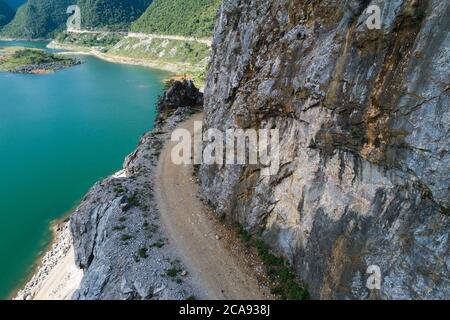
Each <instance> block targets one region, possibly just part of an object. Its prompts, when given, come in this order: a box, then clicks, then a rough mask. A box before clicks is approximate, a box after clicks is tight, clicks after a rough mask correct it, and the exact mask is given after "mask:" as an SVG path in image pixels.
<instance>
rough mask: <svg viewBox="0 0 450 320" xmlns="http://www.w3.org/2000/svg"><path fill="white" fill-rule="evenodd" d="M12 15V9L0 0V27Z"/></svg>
mask: <svg viewBox="0 0 450 320" xmlns="http://www.w3.org/2000/svg"><path fill="white" fill-rule="evenodd" d="M13 16H14V11H13V10H12V9H11V8H10V7H9V6H8V5H7V4H6V3H5V2H4V1H3V0H0V28H1V27H3V26H4V25H5V24H7V23H8V22H9V21H10V20H11V19H12V18H13Z"/></svg>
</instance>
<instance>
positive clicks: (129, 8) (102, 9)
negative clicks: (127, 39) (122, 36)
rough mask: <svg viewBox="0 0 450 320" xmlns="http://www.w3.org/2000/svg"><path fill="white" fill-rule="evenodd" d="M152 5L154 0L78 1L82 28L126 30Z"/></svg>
mask: <svg viewBox="0 0 450 320" xmlns="http://www.w3.org/2000/svg"><path fill="white" fill-rule="evenodd" d="M150 3H152V0H78V5H79V6H80V8H81V16H82V27H83V28H87V29H99V28H100V29H109V30H126V29H128V27H129V26H130V23H131V22H133V21H134V20H136V19H137V18H139V16H140V15H141V14H142V13H143V12H144V11H145V10H146V9H147V7H148V6H149V5H150Z"/></svg>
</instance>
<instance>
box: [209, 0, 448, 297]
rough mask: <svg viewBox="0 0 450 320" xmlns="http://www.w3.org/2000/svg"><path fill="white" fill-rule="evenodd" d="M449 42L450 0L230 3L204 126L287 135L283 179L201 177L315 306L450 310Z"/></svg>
mask: <svg viewBox="0 0 450 320" xmlns="http://www.w3.org/2000/svg"><path fill="white" fill-rule="evenodd" d="M371 4H375V5H379V6H380V7H381V9H382V10H381V13H382V28H381V29H380V30H368V28H367V26H366V20H367V19H368V17H369V15H368V14H367V13H366V9H367V7H368V6H369V5H371ZM449 30H450V3H449V2H448V1H439V0H428V1H414V0H411V1H409V0H386V1H356V0H348V1H334V0H324V1H314V2H313V1H306V0H295V1H286V0H276V1H273V0H258V1H241V0H224V1H223V4H222V6H221V9H220V12H219V19H218V21H217V23H216V33H215V37H214V41H213V55H212V62H211V68H210V71H209V75H208V80H207V87H206V91H205V126H206V128H217V129H221V130H225V129H227V128H234V127H240V128H276V129H279V130H280V137H281V141H280V155H281V169H280V171H279V172H278V174H277V175H275V176H270V177H264V176H261V175H260V174H259V172H260V169H261V167H259V166H238V165H234V166H227V165H225V166H222V167H217V166H208V165H202V167H201V169H200V178H201V183H202V194H203V196H204V198H205V199H207V200H208V201H209V202H210V203H211V204H212V205H213V206H214V207H215V208H216V210H217V211H218V212H219V213H222V214H226V215H228V216H230V217H232V218H233V219H235V220H237V221H239V222H240V223H241V224H243V225H244V226H245V228H247V229H248V230H250V231H252V232H253V233H254V234H260V235H261V236H262V238H263V239H264V240H266V242H267V243H269V244H270V245H271V247H272V249H273V250H274V251H276V252H278V253H280V254H282V255H284V256H285V257H287V258H288V259H289V260H290V261H291V263H292V264H293V265H294V267H295V269H296V272H297V274H298V276H299V278H300V279H301V280H303V281H304V282H305V283H306V285H307V286H308V289H309V291H310V294H311V296H312V297H313V298H337V299H346V298H349V299H367V298H381V299H414V298H424V299H429V298H437V299H443V298H447V299H448V298H449V297H450V279H449V265H450V255H449V243H448V236H449V230H450V228H449V227H450V225H449V212H450V197H449V183H450V176H449V172H450V170H449V165H450V155H449V152H448V151H449V144H450V136H449V123H450V110H449V102H450V92H449V88H450V76H449V65H450V34H449ZM371 265H376V266H379V268H380V270H381V276H382V279H381V280H382V283H381V290H373V291H370V290H368V289H367V287H366V279H367V277H368V275H367V274H366V271H367V268H368V267H369V266H371Z"/></svg>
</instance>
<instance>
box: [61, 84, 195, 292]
mask: <svg viewBox="0 0 450 320" xmlns="http://www.w3.org/2000/svg"><path fill="white" fill-rule="evenodd" d="M174 96H175V97H177V98H178V99H179V100H178V101H179V102H180V103H179V104H178V105H176V107H177V108H174V107H175V106H174V105H173V102H174V101H175V100H176V99H175V98H174ZM189 101H191V102H192V101H193V102H194V103H191V104H190V103H188V102H189ZM201 101H202V96H201V93H199V92H198V90H196V89H195V88H194V87H193V84H192V83H191V82H183V83H180V82H176V83H175V84H174V88H172V89H170V90H168V91H167V92H166V93H165V94H164V96H163V97H162V98H161V100H160V102H159V106H158V107H159V109H160V110H166V109H169V108H171V110H172V112H171V114H170V116H166V117H164V119H161V118H160V119H159V120H158V122H157V123H156V124H155V128H154V129H153V130H152V131H151V132H149V133H147V134H145V135H144V136H143V137H142V139H141V141H140V143H139V146H138V147H137V149H136V150H135V151H134V152H133V153H132V154H131V155H130V156H128V157H127V159H126V160H125V163H124V170H123V171H122V172H120V173H118V174H116V175H114V176H111V177H109V178H107V179H105V180H103V181H101V182H98V183H97V184H96V185H95V186H94V187H93V188H92V189H91V190H90V191H89V193H88V194H87V195H86V197H85V198H84V199H83V201H82V203H81V204H80V205H79V206H78V208H77V209H76V210H75V212H74V213H73V214H72V215H71V218H70V228H71V232H72V235H73V245H74V252H75V262H76V264H77V266H78V267H79V268H81V269H83V272H84V275H83V279H82V280H81V284H80V286H79V288H78V290H77V291H76V292H75V294H74V295H73V299H80V300H105V299H113V300H116V299H162V300H166V299H177V300H178V299H181V300H183V299H186V298H188V297H189V296H191V295H193V294H195V295H198V294H201V293H197V292H196V290H195V289H194V285H193V283H192V279H191V277H190V275H188V274H187V273H186V272H183V266H182V264H181V262H180V261H179V260H178V256H177V253H176V248H174V246H173V245H172V244H171V243H169V241H168V239H167V236H166V234H165V232H164V231H163V230H162V228H161V222H160V216H159V212H158V210H157V205H156V202H155V197H154V187H155V186H154V171H155V167H156V165H157V163H158V157H159V154H160V152H161V150H162V148H163V146H164V144H165V143H166V141H167V140H168V139H169V138H170V133H171V132H172V130H173V129H174V128H175V127H176V126H177V124H178V123H180V122H181V121H183V120H185V119H186V118H188V117H189V116H190V115H191V114H192V109H191V108H190V107H193V106H196V104H197V103H201ZM166 105H167V106H166ZM165 106H166V107H165Z"/></svg>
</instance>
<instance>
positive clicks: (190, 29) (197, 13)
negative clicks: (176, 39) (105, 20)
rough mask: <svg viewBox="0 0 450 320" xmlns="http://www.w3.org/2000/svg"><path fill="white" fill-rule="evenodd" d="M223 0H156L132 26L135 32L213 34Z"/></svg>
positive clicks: (188, 34) (187, 34) (202, 35)
mask: <svg viewBox="0 0 450 320" xmlns="http://www.w3.org/2000/svg"><path fill="white" fill-rule="evenodd" d="M220 2H221V1H220V0H154V1H153V3H152V4H151V5H150V7H149V8H148V9H147V11H146V12H145V13H144V14H143V15H142V16H141V17H140V18H139V19H138V20H137V21H136V22H135V23H133V24H132V26H131V31H133V32H143V33H161V34H173V35H182V36H194V37H209V36H211V35H212V33H213V29H214V21H215V18H216V13H217V10H218V8H219V5H220Z"/></svg>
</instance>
